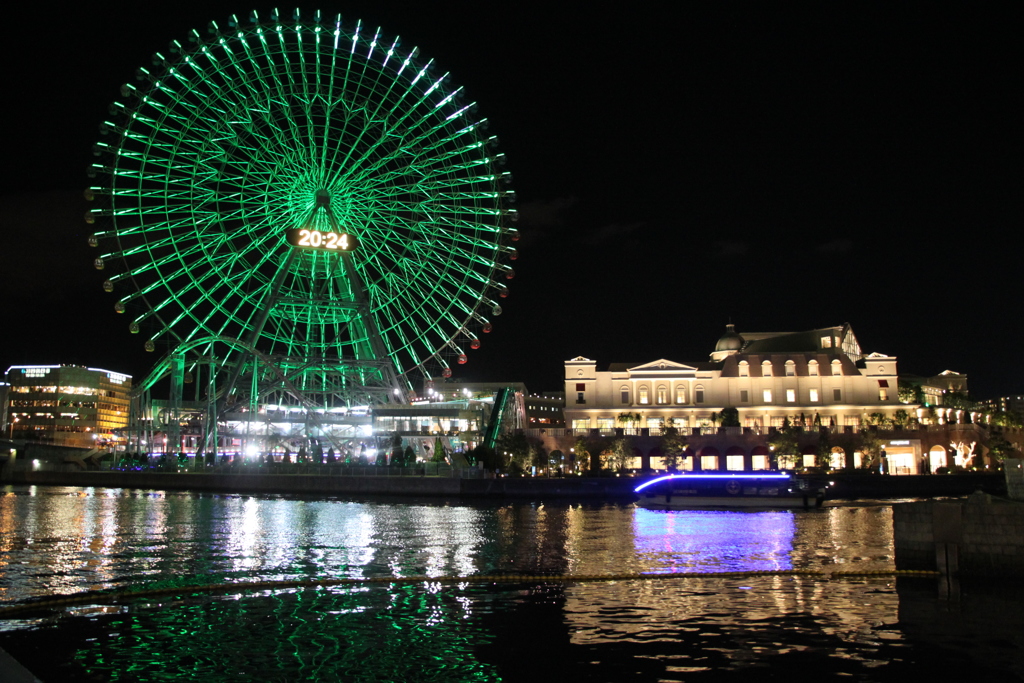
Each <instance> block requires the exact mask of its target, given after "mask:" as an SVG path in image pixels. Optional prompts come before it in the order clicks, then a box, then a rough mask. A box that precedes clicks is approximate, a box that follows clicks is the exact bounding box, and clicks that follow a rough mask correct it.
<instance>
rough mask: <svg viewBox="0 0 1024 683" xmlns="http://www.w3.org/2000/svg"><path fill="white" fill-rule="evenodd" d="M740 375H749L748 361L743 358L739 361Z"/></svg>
mask: <svg viewBox="0 0 1024 683" xmlns="http://www.w3.org/2000/svg"><path fill="white" fill-rule="evenodd" d="M740 377H750V363H748V362H747V361H745V360H741V361H740Z"/></svg>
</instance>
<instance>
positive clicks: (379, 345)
mask: <svg viewBox="0 0 1024 683" xmlns="http://www.w3.org/2000/svg"><path fill="white" fill-rule="evenodd" d="M333 222H334V221H333V216H332V224H333ZM341 259H342V264H344V266H345V277H347V278H348V281H349V282H350V283H351V286H352V293H353V294H354V295H355V300H356V304H357V306H358V310H359V318H360V322H362V324H363V329H365V330H366V335H367V337H369V339H370V349H371V351H372V353H373V355H374V356H375V360H379V361H382V362H385V363H387V365H388V367H387V368H386V369H383V370H382V373H381V374H382V375H383V377H382V378H381V379H383V380H384V381H385V382H386V383H387V384H388V385H390V388H391V396H389V397H388V398H389V399H390V400H391V401H392V402H394V403H405V402H406V400H405V391H403V390H402V388H401V387H400V386H399V380H398V372H397V368H395V365H394V362H393V361H392V359H391V357H390V356H388V353H387V350H386V347H385V346H384V340H383V339H381V336H380V330H379V329H378V328H377V323H376V321H375V320H374V319H373V315H371V314H370V303H369V300H368V299H367V298H366V291H365V290H364V289H363V283H362V280H360V279H359V273H358V272H357V271H356V268H355V266H354V264H353V263H352V253H351V252H347V251H346V252H342V254H341Z"/></svg>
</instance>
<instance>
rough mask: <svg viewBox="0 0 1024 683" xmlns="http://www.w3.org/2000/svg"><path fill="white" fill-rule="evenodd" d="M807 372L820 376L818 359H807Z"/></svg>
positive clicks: (813, 375)
mask: <svg viewBox="0 0 1024 683" xmlns="http://www.w3.org/2000/svg"><path fill="white" fill-rule="evenodd" d="M807 374H808V375H810V376H811V377H817V376H818V361H816V360H809V361H807Z"/></svg>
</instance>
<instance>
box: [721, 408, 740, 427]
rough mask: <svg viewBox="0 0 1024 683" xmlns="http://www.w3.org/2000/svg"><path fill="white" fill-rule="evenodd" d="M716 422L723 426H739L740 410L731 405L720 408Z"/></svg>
mask: <svg viewBox="0 0 1024 683" xmlns="http://www.w3.org/2000/svg"><path fill="white" fill-rule="evenodd" d="M718 422H719V424H720V425H721V426H723V427H739V426H740V411H739V410H737V409H736V408H731V407H729V408H722V412H720V413H718Z"/></svg>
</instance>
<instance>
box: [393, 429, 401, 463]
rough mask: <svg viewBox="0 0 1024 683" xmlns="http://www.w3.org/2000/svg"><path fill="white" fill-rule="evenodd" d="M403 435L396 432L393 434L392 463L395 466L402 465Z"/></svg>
mask: <svg viewBox="0 0 1024 683" xmlns="http://www.w3.org/2000/svg"><path fill="white" fill-rule="evenodd" d="M403 460H404V458H403V456H402V435H401V434H398V433H395V434H392V435H391V464H392V465H394V466H395V467H401V466H402V461H403Z"/></svg>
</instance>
